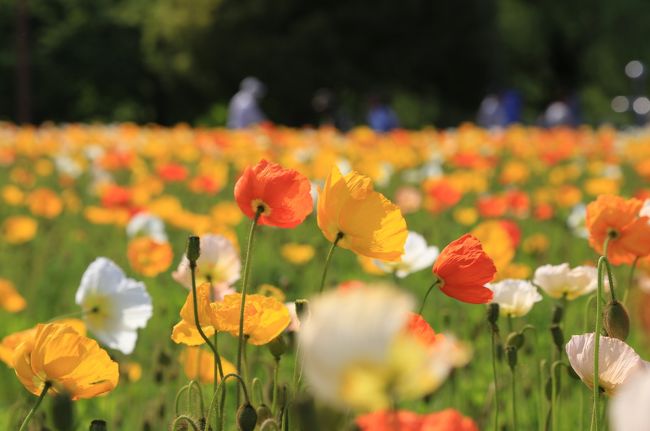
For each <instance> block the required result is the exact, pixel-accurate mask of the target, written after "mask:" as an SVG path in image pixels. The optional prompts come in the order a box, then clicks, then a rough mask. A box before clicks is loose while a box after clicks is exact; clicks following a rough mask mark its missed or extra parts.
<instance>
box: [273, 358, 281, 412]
mask: <svg viewBox="0 0 650 431" xmlns="http://www.w3.org/2000/svg"><path fill="white" fill-rule="evenodd" d="M279 370H280V357H277V358H275V367H274V370H273V402H272V404H271V411H272V412H273V417H274V418H275V417H277V413H276V410H277V408H278V373H279Z"/></svg>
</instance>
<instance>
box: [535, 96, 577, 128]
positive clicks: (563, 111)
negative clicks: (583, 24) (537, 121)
mask: <svg viewBox="0 0 650 431" xmlns="http://www.w3.org/2000/svg"><path fill="white" fill-rule="evenodd" d="M575 123H576V119H575V115H574V112H573V109H572V107H571V106H570V105H569V104H568V103H567V102H566V101H564V100H556V101H554V102H552V103H551V104H550V105H548V107H547V108H546V111H544V115H543V116H542V124H543V125H544V126H545V127H559V126H573V125H575Z"/></svg>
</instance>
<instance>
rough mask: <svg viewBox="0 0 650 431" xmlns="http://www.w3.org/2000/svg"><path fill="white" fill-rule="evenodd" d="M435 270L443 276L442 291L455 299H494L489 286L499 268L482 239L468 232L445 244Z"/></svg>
mask: <svg viewBox="0 0 650 431" xmlns="http://www.w3.org/2000/svg"><path fill="white" fill-rule="evenodd" d="M433 273H434V274H435V275H436V276H437V277H438V278H439V279H440V281H441V283H442V286H441V287H440V290H442V292H443V293H444V294H445V295H447V296H450V297H452V298H455V299H458V300H459V301H462V302H468V303H470V304H486V303H488V302H490V301H491V300H492V297H493V292H492V291H491V290H490V289H488V288H487V287H485V284H486V283H489V282H490V281H492V280H493V279H494V275H495V273H496V267H495V266H494V262H493V261H492V259H491V258H490V256H488V255H487V254H486V253H485V251H483V247H482V246H481V242H480V241H479V240H478V239H476V238H475V237H474V236H472V235H470V234H465V235H463V236H461V237H460V238H458V239H457V240H455V241H452V242H451V243H449V245H447V247H445V248H444V249H443V250H442V252H441V253H440V256H438V259H437V260H436V263H435V264H434V265H433Z"/></svg>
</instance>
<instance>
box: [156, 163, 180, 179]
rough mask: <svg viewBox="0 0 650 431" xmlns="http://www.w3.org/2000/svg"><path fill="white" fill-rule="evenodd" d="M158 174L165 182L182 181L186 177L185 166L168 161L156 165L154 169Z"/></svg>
mask: <svg viewBox="0 0 650 431" xmlns="http://www.w3.org/2000/svg"><path fill="white" fill-rule="evenodd" d="M156 171H157V173H158V176H159V177H160V178H161V179H162V180H163V181H167V182H176V181H183V180H184V179H185V178H187V168H185V166H183V165H179V164H176V163H168V164H166V165H161V166H158V169H156Z"/></svg>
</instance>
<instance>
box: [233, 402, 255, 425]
mask: <svg viewBox="0 0 650 431" xmlns="http://www.w3.org/2000/svg"><path fill="white" fill-rule="evenodd" d="M256 425H257V412H256V411H255V407H253V406H252V405H251V404H250V403H244V404H242V405H241V406H240V407H239V410H237V427H238V428H239V430H240V431H253V430H254V429H255V426H256Z"/></svg>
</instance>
